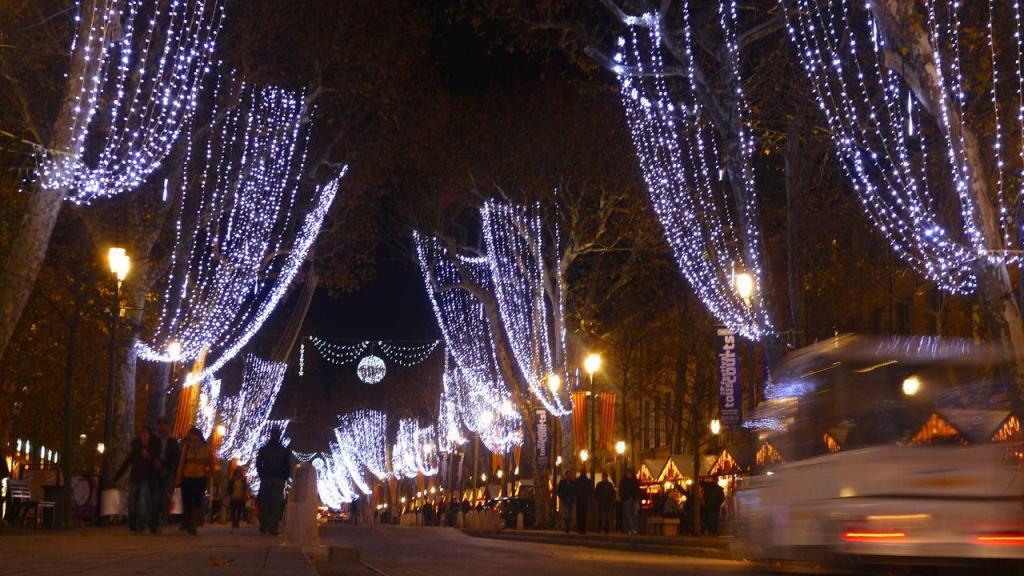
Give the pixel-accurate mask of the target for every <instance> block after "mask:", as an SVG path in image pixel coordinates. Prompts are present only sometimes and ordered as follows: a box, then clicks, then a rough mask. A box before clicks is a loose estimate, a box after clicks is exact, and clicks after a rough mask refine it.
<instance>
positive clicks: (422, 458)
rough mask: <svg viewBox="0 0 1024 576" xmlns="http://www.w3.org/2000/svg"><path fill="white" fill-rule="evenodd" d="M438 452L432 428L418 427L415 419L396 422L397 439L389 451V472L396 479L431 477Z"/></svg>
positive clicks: (436, 467) (435, 468)
mask: <svg viewBox="0 0 1024 576" xmlns="http://www.w3.org/2000/svg"><path fill="white" fill-rule="evenodd" d="M439 457H440V451H439V449H438V446H437V439H436V434H435V431H434V427H433V426H420V425H419V422H417V421H416V419H415V418H403V419H401V420H399V421H398V437H397V438H396V439H395V445H394V447H393V448H392V450H391V472H392V474H394V476H395V477H396V478H398V479H402V478H415V477H417V476H418V475H420V474H422V475H424V476H433V475H434V474H437V471H438V460H439Z"/></svg>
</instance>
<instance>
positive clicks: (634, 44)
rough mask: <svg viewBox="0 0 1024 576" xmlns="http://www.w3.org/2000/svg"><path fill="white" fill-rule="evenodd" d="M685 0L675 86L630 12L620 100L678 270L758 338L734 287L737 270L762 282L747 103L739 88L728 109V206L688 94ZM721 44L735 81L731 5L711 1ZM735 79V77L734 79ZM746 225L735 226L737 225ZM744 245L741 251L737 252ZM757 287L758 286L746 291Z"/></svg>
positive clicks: (761, 316) (650, 30)
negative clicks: (731, 115) (733, 146)
mask: <svg viewBox="0 0 1024 576" xmlns="http://www.w3.org/2000/svg"><path fill="white" fill-rule="evenodd" d="M689 4H690V3H689V1H684V2H683V22H682V25H683V30H684V34H683V39H682V46H683V48H684V50H685V54H686V57H687V59H688V61H687V62H684V64H685V65H686V67H687V71H688V75H687V76H686V77H684V78H683V80H682V86H681V90H680V91H679V93H677V92H675V91H671V90H670V89H669V85H668V80H667V79H666V76H665V66H664V62H663V58H662V50H663V47H662V37H661V34H662V23H661V22H660V21H659V18H660V17H659V16H658V15H657V14H654V13H650V14H645V15H643V16H642V17H639V18H633V19H630V23H631V26H630V29H629V34H628V36H627V37H624V38H620V39H619V42H618V45H619V50H618V52H617V53H616V54H615V56H614V60H615V62H616V64H615V66H614V70H615V72H616V74H617V75H618V78H619V83H620V86H621V89H622V90H621V93H622V103H623V107H624V108H625V112H626V119H627V120H628V122H629V126H630V129H631V131H632V137H633V144H634V147H635V149H636V153H637V158H638V159H639V162H640V167H641V170H642V172H643V176H644V180H645V182H646V184H647V190H648V192H649V194H650V198H651V203H652V204H653V206H654V210H655V212H656V213H657V215H658V219H659V220H660V221H661V224H662V227H663V229H664V231H665V237H666V238H667V240H668V242H669V244H670V245H671V247H672V252H673V254H674V255H675V259H676V263H677V264H678V266H679V268H680V270H681V271H682V273H683V276H684V277H685V278H686V280H687V282H688V283H689V284H690V286H691V288H692V289H693V290H694V292H695V293H696V294H697V296H698V297H699V298H700V300H701V302H703V304H704V306H705V307H706V308H707V309H708V310H709V311H710V312H711V314H712V315H714V317H715V318H717V319H718V320H719V321H721V322H723V323H724V324H726V325H727V326H729V327H730V328H732V329H733V330H735V331H737V332H738V333H740V334H742V335H743V336H745V337H747V338H749V339H752V340H758V339H761V337H762V336H763V335H764V334H766V333H770V332H772V330H773V328H772V325H771V323H770V321H769V319H768V316H767V314H766V312H765V311H764V309H763V307H762V306H760V305H759V301H755V302H754V303H753V304H747V302H745V301H744V299H743V298H742V297H741V295H740V294H739V293H738V291H737V290H736V287H735V285H734V282H733V277H734V275H735V274H736V273H737V272H745V273H749V274H751V276H752V278H753V281H754V287H755V288H758V287H760V286H762V283H763V273H762V270H761V261H762V254H761V252H762V248H761V234H760V228H759V225H758V224H757V221H758V219H757V215H756V213H757V201H756V190H755V184H754V171H753V163H752V159H751V157H752V154H753V148H754V142H753V137H752V136H751V135H750V132H749V129H748V127H747V124H748V122H747V106H746V103H745V99H744V97H743V94H742V92H738V93H737V95H736V97H737V100H738V101H739V102H740V104H739V106H738V108H739V111H738V112H737V113H738V114H740V115H741V125H742V126H743V129H742V132H741V134H739V135H738V138H739V140H740V144H739V145H740V159H739V160H740V162H739V163H740V166H735V167H733V168H732V169H734V170H738V171H739V173H740V174H741V175H742V178H741V179H742V181H743V186H744V188H745V190H744V191H743V192H744V196H745V198H747V201H746V202H744V205H743V206H742V207H741V208H740V209H741V210H743V211H744V214H743V215H744V218H742V219H741V218H739V217H738V216H739V215H738V214H736V213H735V209H734V206H735V204H736V203H735V201H734V192H735V191H733V190H732V187H731V185H730V181H731V180H732V179H731V178H728V177H726V173H725V170H726V169H727V167H726V166H724V165H722V164H721V163H720V162H719V150H721V149H722V145H721V143H720V141H719V140H720V137H719V135H718V132H717V130H716V129H715V127H714V126H713V125H712V123H711V121H710V118H709V117H708V114H707V113H706V111H705V110H704V109H703V106H702V105H701V103H700V100H699V98H698V97H697V93H696V92H697V88H696V80H695V78H694V74H695V68H694V63H693V57H694V56H693V39H692V31H691V28H690V22H689ZM719 14H720V25H721V28H722V30H723V33H724V36H725V41H726V47H727V51H726V53H727V56H728V58H727V61H726V62H725V63H724V65H726V66H730V67H732V68H733V72H732V73H733V74H735V77H736V78H739V47H738V44H737V41H736V32H735V27H736V6H735V2H733V1H730V0H723V2H722V3H721V4H720V6H719ZM739 84H741V83H739ZM741 222H747V223H748V224H747V228H746V229H741V228H740V223H741ZM744 243H746V249H744ZM756 292H757V293H760V290H757V291H756Z"/></svg>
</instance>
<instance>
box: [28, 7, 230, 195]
mask: <svg viewBox="0 0 1024 576" xmlns="http://www.w3.org/2000/svg"><path fill="white" fill-rule="evenodd" d="M83 18H84V19H87V22H85V24H86V25H85V26H84V27H82V28H80V33H82V32H84V35H79V36H76V38H75V39H74V41H73V42H72V60H73V61H74V62H80V63H82V65H83V67H84V71H83V73H82V75H81V76H80V77H78V78H71V79H69V86H70V92H69V94H68V96H69V98H71V99H72V102H73V107H72V109H71V118H70V122H68V124H67V130H68V131H69V134H68V136H69V138H68V142H69V144H68V146H67V149H63V150H53V151H51V152H50V154H49V155H48V156H47V157H45V158H43V159H42V160H41V165H40V167H39V171H38V174H39V178H40V183H41V185H42V186H43V187H45V188H49V189H54V190H66V191H67V193H66V195H67V197H68V198H69V199H70V200H72V201H74V202H75V203H78V204H83V203H87V202H89V201H90V200H93V199H95V198H99V197H109V196H115V195H118V194H122V193H125V192H129V191H132V190H135V189H137V188H138V187H139V186H141V185H142V184H143V183H144V182H145V180H146V178H147V177H148V176H150V175H151V174H152V173H153V172H154V171H155V170H156V169H157V168H159V167H160V165H161V164H163V162H164V160H165V159H166V158H167V156H168V155H169V154H170V152H171V150H172V149H173V148H174V145H175V142H176V141H177V140H178V136H179V135H180V134H181V133H182V131H183V130H186V131H187V129H188V127H189V126H190V125H191V122H190V121H191V117H192V115H193V113H194V112H195V109H196V106H197V101H198V95H199V92H200V90H201V88H202V84H203V79H204V77H205V76H206V74H207V73H208V72H209V71H210V68H211V66H212V64H213V63H214V47H215V44H216V40H217V36H218V34H219V32H220V29H221V22H222V20H223V6H222V3H221V2H219V1H217V0H171V1H167V2H164V1H161V2H156V1H152V0H123V1H122V0H99V1H97V2H95V9H94V10H92V11H84V10H83V9H82V3H81V0H79V1H77V2H76V17H75V23H76V25H77V26H79V27H81V25H82V24H83V22H82V19H83Z"/></svg>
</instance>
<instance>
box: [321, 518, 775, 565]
mask: <svg viewBox="0 0 1024 576" xmlns="http://www.w3.org/2000/svg"><path fill="white" fill-rule="evenodd" d="M320 541H321V543H322V544H326V545H340V546H354V547H356V548H358V549H359V552H360V555H361V558H362V560H363V562H365V563H366V564H367V565H368V566H369V567H371V568H372V569H374V570H377V571H379V572H380V573H382V574H385V575H386V576H428V575H429V576H434V575H442V574H443V575H446V576H470V575H473V576H480V575H482V576H572V575H575V574H581V575H583V574H585V575H587V576H628V575H631V574H643V575H644V576H668V575H672V576H680V575H685V574H758V573H765V572H758V571H757V570H755V569H754V568H755V567H754V566H753V565H752V564H750V563H747V562H733V561H728V560H711V559H704V558H688V557H680V556H668V555H661V554H649V553H640V552H626V551H619V550H600V549H596V548H583V547H576V546H559V545H554V544H536V543H531V542H515V541H506V540H490V539H486V538H474V537H472V536H467V535H466V534H463V533H462V532H459V531H457V530H454V529H451V528H414V527H401V526H358V527H353V526H342V525H326V526H321V527H320Z"/></svg>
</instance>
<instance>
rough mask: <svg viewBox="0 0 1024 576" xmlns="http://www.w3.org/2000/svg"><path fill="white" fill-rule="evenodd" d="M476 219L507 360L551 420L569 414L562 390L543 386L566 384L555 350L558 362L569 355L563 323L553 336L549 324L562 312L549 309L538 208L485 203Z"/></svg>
mask: <svg viewBox="0 0 1024 576" xmlns="http://www.w3.org/2000/svg"><path fill="white" fill-rule="evenodd" d="M480 214H481V220H482V222H483V232H484V242H485V245H486V247H487V262H488V264H489V266H490V271H491V278H492V284H493V286H494V293H495V297H496V298H497V301H498V311H499V313H500V314H501V319H502V324H503V326H504V329H505V333H506V334H507V335H508V342H509V347H510V348H511V349H512V355H513V357H514V358H515V360H516V363H517V364H518V365H519V369H520V371H521V372H522V374H523V375H524V377H525V378H526V383H527V386H528V387H529V389H530V392H532V393H533V396H534V397H535V398H537V399H538V400H539V401H540V402H541V404H542V405H543V406H544V407H545V408H546V409H547V410H548V411H549V412H551V414H552V415H554V416H564V415H566V414H568V413H569V412H570V409H569V408H567V407H566V403H564V402H563V401H562V397H561V394H560V393H562V392H564V391H565V389H566V388H567V387H563V386H559V387H558V388H556V389H554V390H552V388H551V386H549V384H548V378H549V377H550V376H551V375H552V374H554V375H557V376H558V381H560V382H569V381H570V380H569V379H570V374H569V372H568V371H567V370H565V363H564V362H563V363H562V366H560V367H556V366H555V352H554V351H555V349H557V350H558V355H559V357H561V358H566V357H567V356H568V350H567V346H566V341H565V329H564V326H565V323H564V322H558V323H557V325H560V326H562V327H563V328H562V331H561V332H560V333H557V334H556V333H555V330H554V328H552V327H551V325H552V322H550V321H549V319H550V318H551V317H553V316H557V317H559V318H562V317H564V314H563V312H564V311H563V310H562V309H561V308H560V302H557V301H556V302H555V303H554V304H553V305H552V306H549V305H548V297H547V296H548V292H547V289H546V286H545V280H546V276H545V271H546V270H549V269H550V268H551V266H549V265H548V263H547V262H546V253H545V246H544V233H543V229H542V224H541V215H540V207H539V206H536V205H535V206H533V207H531V208H527V207H525V206H518V205H514V204H509V203H505V202H498V201H495V200H490V201H488V202H486V203H485V204H484V206H483V208H482V209H481V210H480ZM553 276H554V277H555V278H554V279H553V280H552V281H554V282H556V283H557V282H559V280H558V275H557V274H555V275H553ZM557 288H558V289H559V290H561V289H562V287H561V286H558V287H557Z"/></svg>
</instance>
